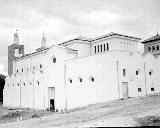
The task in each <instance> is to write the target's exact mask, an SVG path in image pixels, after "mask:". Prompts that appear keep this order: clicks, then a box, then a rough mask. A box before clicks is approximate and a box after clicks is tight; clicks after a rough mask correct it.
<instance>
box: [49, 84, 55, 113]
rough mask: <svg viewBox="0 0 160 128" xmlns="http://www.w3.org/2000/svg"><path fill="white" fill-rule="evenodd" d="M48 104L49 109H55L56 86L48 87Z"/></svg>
mask: <svg viewBox="0 0 160 128" xmlns="http://www.w3.org/2000/svg"><path fill="white" fill-rule="evenodd" d="M48 102H49V103H48V106H49V110H51V111H55V88H54V87H48Z"/></svg>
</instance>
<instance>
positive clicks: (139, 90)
mask: <svg viewBox="0 0 160 128" xmlns="http://www.w3.org/2000/svg"><path fill="white" fill-rule="evenodd" d="M151 91H154V88H151ZM138 92H142V88H138Z"/></svg>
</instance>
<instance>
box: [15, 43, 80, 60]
mask: <svg viewBox="0 0 160 128" xmlns="http://www.w3.org/2000/svg"><path fill="white" fill-rule="evenodd" d="M53 46H56V47H60V48H63V49H67V50H70V51H74V52H77V51H78V50H75V49H71V48H67V47H63V46H57V45H51V46H50V47H47V48H44V49H41V50H39V51H36V52H32V53H29V54H24V55H23V56H21V57H18V58H16V59H14V60H13V61H18V60H21V59H24V58H28V57H31V56H33V55H37V54H41V53H43V52H47V51H48V50H49V49H51V48H52V47H53Z"/></svg>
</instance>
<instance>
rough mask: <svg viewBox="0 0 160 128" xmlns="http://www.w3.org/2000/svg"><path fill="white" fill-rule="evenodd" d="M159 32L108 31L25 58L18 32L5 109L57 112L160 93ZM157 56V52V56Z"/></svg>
mask: <svg viewBox="0 0 160 128" xmlns="http://www.w3.org/2000/svg"><path fill="white" fill-rule="evenodd" d="M159 37H160V36H159V34H157V35H156V36H154V37H152V38H150V39H148V40H146V41H143V42H142V43H143V44H144V45H145V47H144V48H145V54H141V53H139V52H137V48H138V42H140V40H141V39H140V38H137V37H132V36H128V35H123V34H118V33H109V34H107V35H103V36H100V37H97V38H93V39H91V38H85V37H78V38H75V39H72V40H69V41H66V42H63V43H61V44H59V45H52V46H50V47H47V46H46V38H45V37H44V35H43V37H42V41H41V48H38V49H37V50H36V52H33V53H30V54H25V53H24V45H22V44H20V43H19V37H18V33H17V32H16V33H15V34H14V40H13V44H12V45H10V46H8V76H7V78H6V83H5V87H4V92H3V101H4V103H3V104H4V106H11V107H25V108H34V109H44V110H45V109H54V110H57V111H62V110H67V109H71V108H75V107H81V106H85V105H88V104H94V103H99V102H106V101H111V100H116V99H122V98H124V99H125V98H128V97H138V96H144V95H149V94H153V93H158V92H160V79H159V76H160V68H159V67H160V57H159V56H158V54H159V51H160V49H159V41H160V38H159ZM153 53H154V54H153Z"/></svg>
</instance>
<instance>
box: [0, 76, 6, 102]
mask: <svg viewBox="0 0 160 128" xmlns="http://www.w3.org/2000/svg"><path fill="white" fill-rule="evenodd" d="M5 79H6V76H4V75H2V74H0V102H1V103H3V89H4V85H5Z"/></svg>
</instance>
